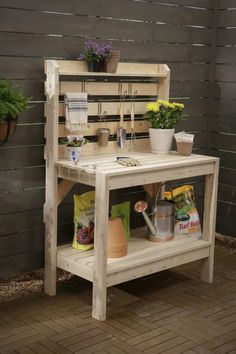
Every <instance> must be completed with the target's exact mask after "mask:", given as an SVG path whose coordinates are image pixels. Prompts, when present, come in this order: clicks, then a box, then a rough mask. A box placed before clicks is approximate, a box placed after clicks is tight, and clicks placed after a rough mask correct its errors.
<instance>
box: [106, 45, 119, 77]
mask: <svg viewBox="0 0 236 354" xmlns="http://www.w3.org/2000/svg"><path fill="white" fill-rule="evenodd" d="M119 61H120V51H119V50H112V51H111V55H110V58H109V60H108V62H107V72H108V73H116V70H117V66H118V63H119Z"/></svg>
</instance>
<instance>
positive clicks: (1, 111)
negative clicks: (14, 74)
mask: <svg viewBox="0 0 236 354" xmlns="http://www.w3.org/2000/svg"><path fill="white" fill-rule="evenodd" d="M28 108H29V99H28V98H26V97H25V96H24V95H23V93H22V92H20V91H19V90H18V89H17V88H15V87H14V86H12V85H11V84H10V83H9V82H8V81H6V80H0V123H1V122H3V121H5V120H7V119H16V118H17V116H18V115H19V114H20V113H22V112H23V111H25V110H26V109H28Z"/></svg>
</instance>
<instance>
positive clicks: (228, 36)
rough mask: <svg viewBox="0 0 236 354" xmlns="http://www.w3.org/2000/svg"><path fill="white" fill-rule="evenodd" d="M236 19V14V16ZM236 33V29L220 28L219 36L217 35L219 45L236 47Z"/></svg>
mask: <svg viewBox="0 0 236 354" xmlns="http://www.w3.org/2000/svg"><path fill="white" fill-rule="evenodd" d="M235 18H236V14H235ZM234 22H235V21H234ZM235 33H236V30H235V28H226V29H222V28H219V29H218V35H217V44H218V45H223V46H225V45H235V44H236V40H235Z"/></svg>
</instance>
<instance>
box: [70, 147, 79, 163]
mask: <svg viewBox="0 0 236 354" xmlns="http://www.w3.org/2000/svg"><path fill="white" fill-rule="evenodd" d="M81 150H82V148H81V147H79V146H67V157H68V160H69V161H72V162H74V163H77V162H78V161H79V158H80V154H81Z"/></svg>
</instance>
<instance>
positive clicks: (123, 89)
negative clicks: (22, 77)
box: [45, 60, 170, 158]
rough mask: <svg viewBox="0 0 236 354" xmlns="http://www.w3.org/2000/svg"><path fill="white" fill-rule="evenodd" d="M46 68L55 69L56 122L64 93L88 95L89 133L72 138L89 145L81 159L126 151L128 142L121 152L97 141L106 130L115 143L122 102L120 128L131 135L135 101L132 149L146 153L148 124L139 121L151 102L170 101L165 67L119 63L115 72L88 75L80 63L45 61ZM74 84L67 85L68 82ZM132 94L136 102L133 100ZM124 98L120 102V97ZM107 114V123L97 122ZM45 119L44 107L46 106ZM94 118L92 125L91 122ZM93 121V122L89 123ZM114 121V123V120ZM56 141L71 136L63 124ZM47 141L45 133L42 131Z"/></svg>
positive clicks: (61, 150)
mask: <svg viewBox="0 0 236 354" xmlns="http://www.w3.org/2000/svg"><path fill="white" fill-rule="evenodd" d="M49 65H54V66H55V67H57V70H58V73H59V77H58V79H57V83H55V85H57V90H58V95H60V97H62V101H60V102H59V101H58V102H57V108H56V109H57V110H58V119H59V116H60V117H63V116H64V103H63V96H62V95H64V94H65V92H87V93H88V122H89V124H88V130H86V131H85V132H83V131H77V132H74V134H75V135H76V134H83V135H86V136H88V137H89V139H90V140H91V141H92V142H90V143H89V144H87V145H86V146H84V147H83V150H82V155H90V154H92V155H93V154H104V153H109V152H110V153H114V152H119V151H120V152H122V151H126V152H127V151H129V149H130V148H129V146H128V145H129V141H128V140H129V138H128V139H127V142H126V147H125V148H124V149H120V148H119V147H118V146H117V144H116V142H114V141H110V142H109V144H108V147H106V148H101V147H99V146H98V144H97V143H96V142H94V139H95V141H96V137H97V131H98V128H99V127H101V126H104V125H105V126H106V127H107V128H109V129H110V136H113V140H114V139H115V134H116V130H117V128H118V126H119V118H118V117H119V114H120V105H121V100H122V102H123V103H124V116H125V119H126V120H125V122H124V124H123V127H124V128H125V129H127V134H130V133H131V121H130V110H131V103H132V100H134V105H135V114H136V116H138V119H137V120H135V125H134V128H135V132H136V134H139V137H138V138H137V139H136V140H135V142H134V149H136V150H142V151H143V150H145V149H146V150H147V149H149V141H148V140H147V135H148V129H149V124H148V123H147V121H145V120H143V119H142V115H143V114H144V112H145V107H146V104H147V103H148V102H150V100H154V99H155V100H156V99H157V98H158V99H164V100H169V90H170V69H169V68H168V66H167V65H165V64H144V63H119V64H118V68H117V72H116V73H115V74H110V73H91V72H88V71H87V65H86V63H85V62H80V61H63V60H58V61H46V62H45V71H46V72H47V68H48V66H49ZM71 77H72V78H73V81H67V80H68V78H71ZM48 85H49V83H48V82H47V81H46V86H45V88H46V91H47V92H48V88H49V87H48ZM134 94H135V98H133V96H134ZM122 96H123V97H124V98H123V97H122ZM104 111H106V113H107V116H106V121H105V122H104V121H100V119H99V114H102V113H103V112H104ZM45 115H46V116H47V105H46V106H45ZM94 117H95V119H96V120H95V121H94ZM92 118H93V119H92ZM114 119H115V120H114ZM57 129H58V138H61V137H65V136H67V135H71V133H70V132H69V131H67V130H66V128H65V124H64V123H61V124H59V128H57ZM45 137H46V138H47V131H46V130H45ZM63 156H65V147H64V146H59V158H60V157H63Z"/></svg>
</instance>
